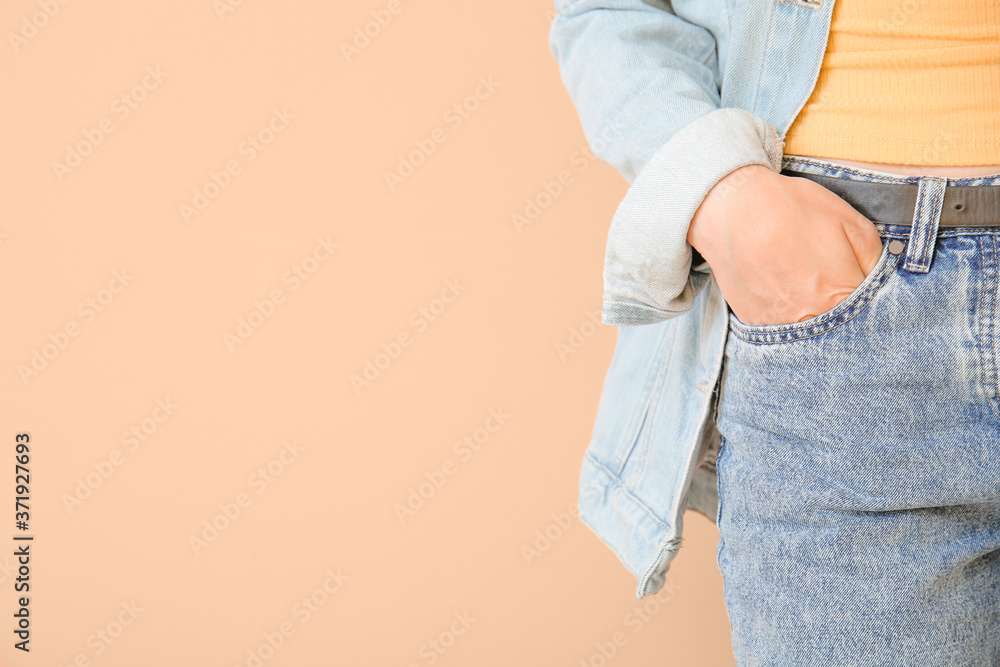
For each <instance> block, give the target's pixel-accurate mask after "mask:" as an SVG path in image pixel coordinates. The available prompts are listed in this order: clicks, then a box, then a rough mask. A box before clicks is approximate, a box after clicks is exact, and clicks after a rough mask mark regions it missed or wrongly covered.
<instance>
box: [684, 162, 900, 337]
mask: <svg viewBox="0 0 1000 667" xmlns="http://www.w3.org/2000/svg"><path fill="white" fill-rule="evenodd" d="M687 238H688V242H689V243H690V244H691V245H692V246H694V247H695V248H696V249H697V250H698V252H699V253H701V255H702V257H704V258H705V261H707V262H708V265H709V266H710V267H711V268H712V272H713V273H714V274H715V279H716V281H717V282H718V285H719V290H720V291H721V292H722V295H723V296H724V297H725V299H726V302H727V303H728V304H729V307H730V308H731V309H732V311H733V314H734V315H735V316H736V317H737V318H738V319H739V320H740V321H741V322H743V323H744V324H748V325H775V324H790V323H794V322H801V321H803V320H807V319H810V318H813V317H816V316H817V315H820V314H822V313H824V312H827V311H829V310H831V309H833V308H835V307H836V306H837V305H838V304H839V303H841V302H842V301H843V300H844V299H846V298H847V297H848V296H849V295H850V294H851V293H852V292H854V290H855V289H857V287H858V286H859V285H860V284H861V283H862V282H863V281H864V279H865V277H866V276H867V275H868V274H869V273H870V272H871V271H872V269H873V268H874V267H875V264H876V263H877V262H878V259H879V257H880V256H881V254H882V241H881V239H880V237H879V233H878V229H877V228H876V227H875V225H874V224H873V223H872V222H871V221H870V220H868V219H867V218H865V217H864V216H863V215H861V214H860V213H858V211H857V210H856V209H855V208H854V207H853V206H851V205H850V204H848V203H847V202H846V201H844V200H843V199H842V198H841V197H840V196H839V195H836V194H834V193H833V192H831V191H830V190H828V189H826V188H824V187H823V186H822V185H820V184H819V183H816V182H815V181H811V180H809V179H806V178H797V177H794V176H782V175H781V174H777V173H775V172H773V171H771V170H770V169H768V168H766V167H763V166H760V165H750V166H747V167H742V168H740V169H737V170H736V171H734V172H732V173H731V174H729V175H728V176H726V177H725V178H723V179H722V180H720V181H719V182H718V183H717V184H716V185H715V187H714V188H712V190H711V191H710V192H709V193H708V195H707V196H706V197H705V199H704V201H702V203H701V206H700V207H699V208H698V210H697V211H696V212H695V215H694V218H693V219H692V221H691V226H690V228H689V229H688V237H687Z"/></svg>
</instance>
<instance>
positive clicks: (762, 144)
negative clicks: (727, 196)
mask: <svg viewBox="0 0 1000 667" xmlns="http://www.w3.org/2000/svg"><path fill="white" fill-rule="evenodd" d="M783 147H784V142H783V141H782V139H781V138H780V137H779V136H778V133H777V131H776V130H775V129H774V126H772V125H771V124H770V123H768V122H767V121H766V120H764V119H762V118H759V117H758V116H755V115H753V114H751V113H750V112H748V111H745V110H743V109H737V108H723V109H716V110H715V111H712V112H710V113H708V114H706V115H704V116H700V117H698V118H697V119H695V120H694V121H692V122H691V123H689V124H687V125H685V126H684V127H683V128H681V129H680V130H679V131H678V132H676V133H675V134H674V136H673V137H671V139H670V140H669V141H668V142H667V143H665V144H664V145H663V146H661V147H660V149H659V150H658V151H657V152H656V153H655V154H654V155H653V157H652V158H650V160H649V162H647V163H646V165H645V167H643V169H642V171H641V172H639V175H638V176H637V177H636V179H635V181H634V182H633V183H632V185H631V187H630V188H629V190H628V192H627V193H626V194H625V198H624V199H622V201H621V203H620V204H619V206H618V210H617V211H616V212H615V215H614V219H613V220H612V222H611V227H610V229H609V231H608V244H607V251H606V253H605V260H604V308H603V312H602V315H601V321H602V322H603V323H604V324H610V325H615V326H635V325H641V324H655V323H656V322H661V321H663V320H666V319H669V318H671V317H676V316H677V315H681V314H683V313H686V312H687V311H689V310H691V308H692V306H693V305H694V297H695V295H696V294H697V293H698V292H699V291H700V290H701V289H702V288H703V287H704V286H705V284H706V283H707V280H706V279H707V277H708V276H707V274H703V273H699V272H694V273H692V264H691V260H692V254H691V251H692V248H691V244H690V243H688V242H687V233H688V228H689V227H690V225H691V218H693V217H694V214H695V211H697V210H698V207H699V206H700V205H701V202H702V200H703V199H704V198H705V195H707V194H708V191H709V190H711V189H712V188H713V187H714V186H715V184H716V183H718V182H719V181H720V180H722V179H723V178H724V177H725V176H726V175H728V174H729V173H730V172H732V171H734V170H736V169H739V168H740V167H745V166H747V165H751V164H759V165H762V166H765V167H768V168H769V169H771V170H772V171H775V172H780V171H781V161H782V156H783V153H782V149H783Z"/></svg>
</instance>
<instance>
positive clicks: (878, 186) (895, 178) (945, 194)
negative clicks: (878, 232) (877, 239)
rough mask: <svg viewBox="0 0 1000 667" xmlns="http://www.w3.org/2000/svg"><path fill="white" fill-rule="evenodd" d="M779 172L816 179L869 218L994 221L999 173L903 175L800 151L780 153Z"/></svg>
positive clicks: (945, 223) (999, 219) (955, 223)
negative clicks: (812, 155)
mask: <svg viewBox="0 0 1000 667" xmlns="http://www.w3.org/2000/svg"><path fill="white" fill-rule="evenodd" d="M781 173H782V175H784V176H797V177H802V178H808V179H810V180H813V181H816V182H817V183H819V184H820V185H822V186H824V187H826V188H827V189H829V190H831V191H832V192H834V193H835V194H837V195H838V196H840V197H841V198H842V199H844V200H845V201H847V203H849V204H850V205H851V206H853V207H854V208H855V209H857V211H858V212H859V213H861V214H862V215H863V216H865V217H866V218H868V219H869V220H871V221H872V222H874V223H884V224H890V225H914V224H916V221H917V220H918V219H919V218H920V217H921V216H927V215H930V216H933V217H935V218H936V224H935V227H1000V173H998V174H990V175H987V176H977V177H965V178H945V177H943V176H926V175H925V176H905V175H900V174H889V173H886V172H880V171H875V170H872V169H864V168H861V167H852V166H847V165H842V164H836V163H834V162H828V161H826V160H822V159H819V158H812V157H802V156H794V157H789V156H786V157H785V158H784V160H783V161H782V171H781Z"/></svg>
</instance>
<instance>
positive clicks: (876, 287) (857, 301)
mask: <svg viewBox="0 0 1000 667" xmlns="http://www.w3.org/2000/svg"><path fill="white" fill-rule="evenodd" d="M900 257H901V254H896V253H892V252H889V243H888V242H887V241H886V238H885V237H884V236H883V237H882V254H881V255H879V258H878V261H877V262H876V264H875V266H874V267H873V268H872V270H871V272H870V273H869V274H868V275H867V276H865V279H864V280H863V281H861V284H860V285H858V286H857V287H856V288H855V289H854V291H853V292H851V293H850V294H849V295H848V296H847V298H845V299H844V300H843V301H841V302H840V303H838V304H837V305H836V306H834V307H833V308H831V309H830V310H827V311H826V312H824V313H821V314H819V315H816V316H815V317H810V318H809V319H807V320H802V321H801V322H792V323H790V324H744V323H743V322H741V321H740V320H739V318H737V317H736V315H734V314H733V313H732V312H730V313H729V330H730V332H731V333H732V334H734V335H735V336H736V337H737V338H739V339H741V340H744V341H747V342H750V343H760V344H766V343H787V342H790V341H795V340H801V339H803V338H810V337H812V336H818V335H819V334H822V333H826V332H828V331H830V330H832V329H835V328H837V327H839V326H840V325H842V324H844V323H845V322H848V321H850V320H851V319H853V318H854V317H855V316H856V315H858V313H860V312H861V311H862V310H864V308H865V306H867V305H868V304H869V303H871V301H872V299H874V298H875V296H876V295H877V294H878V293H879V291H880V290H881V289H882V287H883V286H884V285H885V284H886V281H888V279H889V277H890V276H892V274H893V272H894V271H895V269H896V266H897V264H898V262H899V258H900Z"/></svg>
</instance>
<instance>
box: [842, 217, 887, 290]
mask: <svg viewBox="0 0 1000 667" xmlns="http://www.w3.org/2000/svg"><path fill="white" fill-rule="evenodd" d="M844 232H845V233H846V234H847V240H848V241H849V242H850V244H851V247H852V248H853V249H854V256H855V257H857V259H858V266H860V267H861V270H862V271H863V272H864V274H865V275H866V276H867V275H868V274H869V273H871V272H872V269H874V268H875V265H876V264H877V263H878V258H879V257H881V256H882V237H880V236H879V233H878V227H876V226H875V224H874V223H873V222H872V221H871V220H869V219H868V218H866V217H865V216H863V215H861V214H860V213H858V214H857V215H856V216H855V217H853V218H852V219H850V220H848V221H847V223H846V224H845V225H844Z"/></svg>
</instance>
